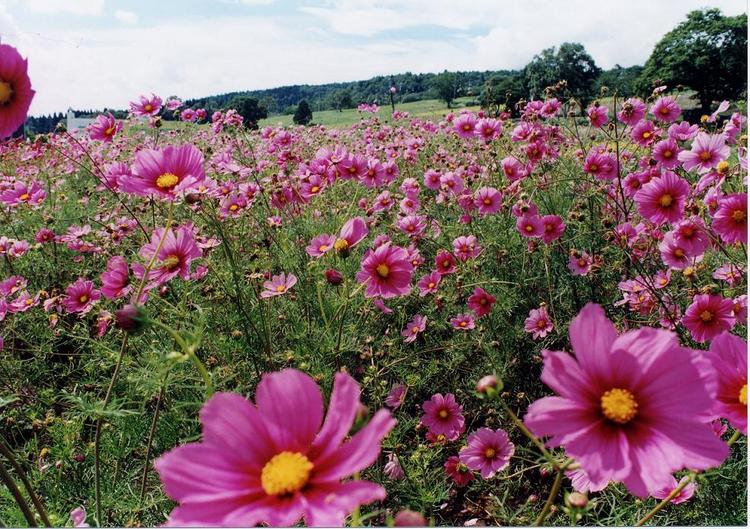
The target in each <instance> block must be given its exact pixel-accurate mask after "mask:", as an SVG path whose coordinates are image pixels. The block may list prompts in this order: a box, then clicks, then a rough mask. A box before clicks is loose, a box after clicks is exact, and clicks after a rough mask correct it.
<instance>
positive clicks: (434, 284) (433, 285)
mask: <svg viewBox="0 0 750 529" xmlns="http://www.w3.org/2000/svg"><path fill="white" fill-rule="evenodd" d="M442 277H443V276H441V275H440V273H439V272H436V271H434V270H433V271H432V272H430V273H429V274H427V275H425V276H422V278H421V279H420V280H419V281H417V288H418V289H419V297H421V298H423V297H425V296H426V295H427V294H434V293H435V292H437V288H438V285H439V284H440V280H441V279H442Z"/></svg>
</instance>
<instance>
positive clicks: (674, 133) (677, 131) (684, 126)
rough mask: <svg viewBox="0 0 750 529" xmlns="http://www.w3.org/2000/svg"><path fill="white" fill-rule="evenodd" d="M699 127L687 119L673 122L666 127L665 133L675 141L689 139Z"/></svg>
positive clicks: (696, 132)
mask: <svg viewBox="0 0 750 529" xmlns="http://www.w3.org/2000/svg"><path fill="white" fill-rule="evenodd" d="M699 130H700V127H699V126H698V125H691V124H690V123H688V122H687V121H683V122H681V123H673V124H672V125H670V126H669V129H667V134H668V135H669V137H670V138H672V139H674V140H677V141H687V140H691V139H693V138H694V137H695V135H696V134H698V131H699Z"/></svg>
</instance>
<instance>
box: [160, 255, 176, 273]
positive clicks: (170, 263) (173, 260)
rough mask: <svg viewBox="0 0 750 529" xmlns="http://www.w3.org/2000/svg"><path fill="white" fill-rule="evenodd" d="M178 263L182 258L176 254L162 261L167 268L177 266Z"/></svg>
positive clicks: (170, 268)
mask: <svg viewBox="0 0 750 529" xmlns="http://www.w3.org/2000/svg"><path fill="white" fill-rule="evenodd" d="M178 264H180V258H179V257H177V256H176V255H170V256H168V257H167V258H166V259H164V261H163V262H162V266H163V267H164V268H166V269H167V270H172V269H173V268H176V267H177V265H178Z"/></svg>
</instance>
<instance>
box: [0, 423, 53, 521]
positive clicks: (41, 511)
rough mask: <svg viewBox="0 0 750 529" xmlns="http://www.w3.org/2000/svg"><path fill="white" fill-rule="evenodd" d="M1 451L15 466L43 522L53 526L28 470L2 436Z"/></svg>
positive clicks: (0, 437) (11, 464) (0, 440)
mask: <svg viewBox="0 0 750 529" xmlns="http://www.w3.org/2000/svg"><path fill="white" fill-rule="evenodd" d="M0 453H2V454H3V456H5V459H7V460H8V462H9V463H10V466H12V467H13V470H15V471H16V474H18V477H20V478H21V483H23V487H24V488H25V489H26V492H27V493H28V495H29V497H30V498H31V502H32V503H33V504H34V507H36V510H37V512H38V513H39V516H40V517H41V518H42V522H43V523H44V525H46V526H47V527H52V523H51V522H50V521H49V517H48V516H47V511H46V510H45V508H44V504H43V503H42V501H41V500H40V499H39V496H37V495H36V493H35V492H34V489H33V487H32V486H31V482H30V481H29V478H28V477H27V476H26V472H24V470H23V468H22V467H21V465H19V464H18V461H17V460H16V458H15V457H14V455H13V450H11V448H10V446H8V444H7V443H6V442H5V439H3V437H2V436H0Z"/></svg>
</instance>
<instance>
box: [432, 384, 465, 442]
mask: <svg viewBox="0 0 750 529" xmlns="http://www.w3.org/2000/svg"><path fill="white" fill-rule="evenodd" d="M422 410H424V415H422V419H421V420H422V424H424V425H425V426H426V427H427V429H428V430H429V431H430V432H431V433H433V434H435V435H443V436H445V437H446V438H451V437H456V436H457V434H459V435H460V433H461V432H463V430H464V422H465V419H464V416H463V408H462V407H461V405H460V404H458V402H456V397H454V396H453V393H448V394H446V395H445V396H443V395H441V394H440V393H435V394H434V395H433V396H432V397H431V398H430V400H426V401H424V403H422Z"/></svg>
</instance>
